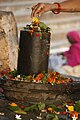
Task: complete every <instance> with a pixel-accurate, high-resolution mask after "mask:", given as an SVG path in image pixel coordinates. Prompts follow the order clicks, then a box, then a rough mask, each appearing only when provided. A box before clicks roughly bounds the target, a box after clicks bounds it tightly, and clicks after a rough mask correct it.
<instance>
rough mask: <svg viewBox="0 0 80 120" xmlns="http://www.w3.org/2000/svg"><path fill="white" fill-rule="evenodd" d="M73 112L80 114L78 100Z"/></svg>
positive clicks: (79, 102)
mask: <svg viewBox="0 0 80 120" xmlns="http://www.w3.org/2000/svg"><path fill="white" fill-rule="evenodd" d="M74 110H75V111H77V112H80V100H79V101H77V102H76V103H75V105H74Z"/></svg>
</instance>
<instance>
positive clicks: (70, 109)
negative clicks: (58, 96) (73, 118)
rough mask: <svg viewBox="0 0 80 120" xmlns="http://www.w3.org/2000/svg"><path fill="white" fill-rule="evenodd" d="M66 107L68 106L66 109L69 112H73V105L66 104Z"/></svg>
mask: <svg viewBox="0 0 80 120" xmlns="http://www.w3.org/2000/svg"><path fill="white" fill-rule="evenodd" d="M66 107H67V108H68V110H69V111H70V112H73V111H74V106H68V105H66Z"/></svg>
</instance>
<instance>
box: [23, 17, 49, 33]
mask: <svg viewBox="0 0 80 120" xmlns="http://www.w3.org/2000/svg"><path fill="white" fill-rule="evenodd" d="M24 29H25V30H28V31H29V32H30V33H33V32H34V31H35V32H50V28H49V27H47V26H46V25H45V24H44V22H40V21H39V20H38V18H36V17H33V19H32V23H31V24H30V25H26V27H24Z"/></svg>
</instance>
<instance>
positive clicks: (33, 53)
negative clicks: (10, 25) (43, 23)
mask: <svg viewBox="0 0 80 120" xmlns="http://www.w3.org/2000/svg"><path fill="white" fill-rule="evenodd" d="M36 34H40V35H41V36H42V39H40V36H36ZM49 48H50V33H47V32H42V33H41V32H34V33H33V34H32V35H31V34H30V33H29V31H21V33H20V45H19V56H18V68H17V70H18V73H19V74H23V75H30V74H31V75H33V74H38V73H40V72H42V71H45V72H47V71H48V58H49Z"/></svg>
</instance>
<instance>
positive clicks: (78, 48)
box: [49, 31, 80, 73]
mask: <svg viewBox="0 0 80 120" xmlns="http://www.w3.org/2000/svg"><path fill="white" fill-rule="evenodd" d="M67 39H68V41H69V42H70V44H71V45H70V47H69V50H68V51H65V52H63V53H59V54H55V55H51V56H50V58H49V69H52V70H55V71H58V72H61V70H62V69H61V68H62V66H65V65H68V66H71V67H74V66H77V65H80V34H79V33H78V32H77V31H70V32H68V33H67ZM59 70H60V71H59ZM62 73H64V72H63V71H62Z"/></svg>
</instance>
